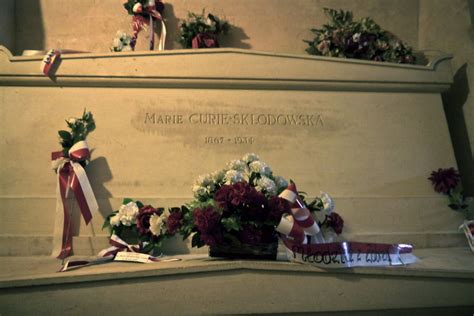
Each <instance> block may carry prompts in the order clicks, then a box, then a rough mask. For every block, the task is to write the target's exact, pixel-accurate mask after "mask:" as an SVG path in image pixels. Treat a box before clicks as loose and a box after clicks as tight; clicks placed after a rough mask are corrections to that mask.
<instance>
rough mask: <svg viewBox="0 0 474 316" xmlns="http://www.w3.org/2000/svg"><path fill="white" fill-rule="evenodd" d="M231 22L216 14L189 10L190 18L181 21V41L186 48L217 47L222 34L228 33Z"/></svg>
mask: <svg viewBox="0 0 474 316" xmlns="http://www.w3.org/2000/svg"><path fill="white" fill-rule="evenodd" d="M229 30H230V24H229V23H228V22H227V21H225V20H221V19H220V18H219V17H217V16H216V15H214V14H211V13H208V14H207V15H206V14H205V12H204V10H203V11H202V13H201V14H196V13H192V12H189V13H188V19H187V20H185V21H182V22H181V26H180V38H179V42H180V44H181V45H182V46H183V47H184V48H215V47H219V42H218V40H217V38H218V36H219V35H221V34H227V33H228V32H229Z"/></svg>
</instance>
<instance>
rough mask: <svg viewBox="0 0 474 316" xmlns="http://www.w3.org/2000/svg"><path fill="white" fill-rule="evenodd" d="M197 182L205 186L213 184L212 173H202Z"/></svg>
mask: <svg viewBox="0 0 474 316" xmlns="http://www.w3.org/2000/svg"><path fill="white" fill-rule="evenodd" d="M196 184H199V185H201V186H203V187H207V186H210V185H211V184H213V181H212V176H211V175H210V174H205V175H200V176H199V177H198V178H197V180H196Z"/></svg>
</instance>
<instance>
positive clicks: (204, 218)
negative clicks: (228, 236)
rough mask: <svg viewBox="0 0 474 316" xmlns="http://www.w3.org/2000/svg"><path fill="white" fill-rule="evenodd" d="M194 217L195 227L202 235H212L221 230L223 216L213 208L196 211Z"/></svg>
mask: <svg viewBox="0 0 474 316" xmlns="http://www.w3.org/2000/svg"><path fill="white" fill-rule="evenodd" d="M193 217H194V225H196V228H197V229H198V231H199V232H200V233H201V234H206V233H210V232H212V231H214V230H216V229H218V228H219V224H220V220H221V214H219V213H218V212H216V211H215V210H214V208H212V206H208V207H206V208H205V209H200V208H198V209H196V210H194V214H193Z"/></svg>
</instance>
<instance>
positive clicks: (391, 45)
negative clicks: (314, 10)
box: [305, 8, 416, 64]
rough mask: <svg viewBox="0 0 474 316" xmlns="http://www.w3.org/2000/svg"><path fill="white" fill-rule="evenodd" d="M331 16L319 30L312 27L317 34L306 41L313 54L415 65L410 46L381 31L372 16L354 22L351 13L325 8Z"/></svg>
mask: <svg viewBox="0 0 474 316" xmlns="http://www.w3.org/2000/svg"><path fill="white" fill-rule="evenodd" d="M324 12H325V13H326V15H327V16H328V17H329V18H330V22H329V23H328V24H324V25H323V27H322V28H320V29H311V31H312V32H313V33H314V35H315V37H314V39H313V40H305V42H306V43H307V44H308V45H309V47H308V48H307V49H306V52H307V53H308V54H311V55H319V56H328V57H342V58H356V59H365V60H373V61H385V62H393V63H401V64H414V63H415V59H416V58H415V56H414V54H413V53H412V49H411V47H409V46H408V45H407V44H405V43H403V42H402V41H400V40H399V39H398V38H397V37H395V35H393V34H391V33H389V32H387V31H384V30H382V28H381V27H380V26H379V25H378V24H377V23H375V22H374V20H372V19H371V18H363V19H361V20H360V21H354V20H353V15H352V12H349V11H343V10H339V11H338V10H333V9H328V8H325V9H324Z"/></svg>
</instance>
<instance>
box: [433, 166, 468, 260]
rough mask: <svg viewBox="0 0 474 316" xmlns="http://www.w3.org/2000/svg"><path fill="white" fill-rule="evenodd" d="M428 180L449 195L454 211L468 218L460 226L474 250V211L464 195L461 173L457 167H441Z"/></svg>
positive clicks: (435, 188)
mask: <svg viewBox="0 0 474 316" xmlns="http://www.w3.org/2000/svg"><path fill="white" fill-rule="evenodd" d="M428 180H430V181H431V184H432V185H433V189H434V190H435V191H436V192H438V193H440V194H443V195H446V196H447V197H448V201H449V204H448V207H449V208H450V209H452V210H453V211H456V212H460V213H462V214H463V215H464V217H465V218H466V220H465V221H464V223H463V224H462V225H461V226H460V227H459V229H461V230H463V231H464V233H465V235H466V238H467V241H468V244H469V246H470V248H471V250H472V251H473V252H474V237H473V233H474V220H473V219H474V213H473V212H472V210H471V207H470V205H469V202H468V199H467V198H466V197H465V196H464V194H463V190H462V186H461V175H460V174H459V172H458V171H457V170H456V169H455V168H452V167H451V168H446V169H442V168H439V169H438V170H435V171H432V172H431V174H430V177H429V178H428Z"/></svg>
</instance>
